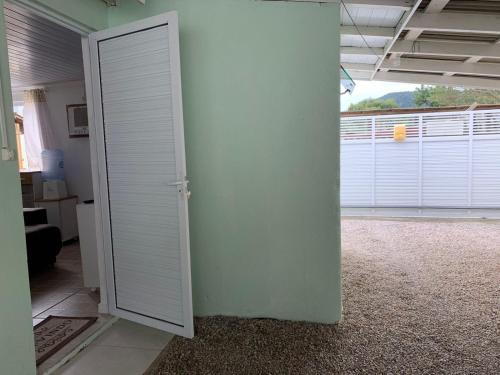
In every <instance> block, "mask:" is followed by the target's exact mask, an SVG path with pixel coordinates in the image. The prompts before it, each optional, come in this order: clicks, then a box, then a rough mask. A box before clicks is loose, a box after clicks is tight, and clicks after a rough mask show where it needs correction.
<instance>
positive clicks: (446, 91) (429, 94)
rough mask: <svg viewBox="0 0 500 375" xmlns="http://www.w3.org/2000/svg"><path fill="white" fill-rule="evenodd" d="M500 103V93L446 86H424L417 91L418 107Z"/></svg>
mask: <svg viewBox="0 0 500 375" xmlns="http://www.w3.org/2000/svg"><path fill="white" fill-rule="evenodd" d="M474 103H477V104H497V103H500V91H498V90H479V89H464V90H458V89H455V88H452V87H444V86H424V85H422V86H421V87H420V88H418V89H416V90H415V104H416V105H417V107H449V106H462V105H472V104H474Z"/></svg>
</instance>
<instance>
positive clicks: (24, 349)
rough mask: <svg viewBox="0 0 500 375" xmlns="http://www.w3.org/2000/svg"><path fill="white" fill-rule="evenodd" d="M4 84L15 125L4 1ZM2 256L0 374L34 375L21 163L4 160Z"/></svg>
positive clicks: (0, 39) (0, 169) (0, 170)
mask: <svg viewBox="0 0 500 375" xmlns="http://www.w3.org/2000/svg"><path fill="white" fill-rule="evenodd" d="M0 80H1V82H2V96H3V106H4V109H5V112H6V113H5V121H6V123H7V124H14V117H13V113H12V111H9V108H12V97H11V93H10V78H9V64H8V58H7V45H6V40H5V24H4V16H3V0H0ZM0 115H1V114H0ZM8 137H9V140H10V144H11V145H12V146H11V147H14V146H15V144H16V141H15V139H16V138H15V129H14V127H13V126H10V127H8ZM0 255H1V261H0V301H1V303H0V373H1V374H20V375H24V374H34V373H35V352H34V347H33V331H32V328H31V327H32V324H31V306H30V294H29V285H28V266H27V259H26V243H25V238H24V222H23V217H22V203H21V182H20V180H19V171H18V166H17V161H7V162H5V161H1V160H0Z"/></svg>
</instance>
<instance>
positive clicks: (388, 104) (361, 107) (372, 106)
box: [349, 98, 399, 112]
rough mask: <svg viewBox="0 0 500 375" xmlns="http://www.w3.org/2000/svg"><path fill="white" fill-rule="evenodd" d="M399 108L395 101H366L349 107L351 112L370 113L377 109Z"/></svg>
mask: <svg viewBox="0 0 500 375" xmlns="http://www.w3.org/2000/svg"><path fill="white" fill-rule="evenodd" d="M391 108H399V106H398V104H397V103H396V101H395V100H394V99H372V98H370V99H365V100H362V101H360V102H359V103H356V104H351V105H350V106H349V111H350V112H353V111H368V110H376V109H391Z"/></svg>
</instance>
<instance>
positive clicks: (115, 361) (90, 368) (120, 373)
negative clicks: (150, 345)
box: [55, 345, 160, 375]
mask: <svg viewBox="0 0 500 375" xmlns="http://www.w3.org/2000/svg"><path fill="white" fill-rule="evenodd" d="M159 353H160V350H151V349H138V348H124V347H116V346H99V345H90V346H89V347H88V348H87V349H85V350H83V351H82V352H81V353H80V354H79V355H78V356H77V357H76V358H74V359H73V360H72V361H71V362H69V363H68V364H66V365H65V366H63V367H62V368H60V369H59V370H58V371H57V372H55V374H59V375H62V374H64V375H140V374H142V373H144V371H145V370H146V369H147V368H148V367H149V365H150V364H151V363H152V362H153V361H154V359H155V358H156V357H157V356H158V354H159Z"/></svg>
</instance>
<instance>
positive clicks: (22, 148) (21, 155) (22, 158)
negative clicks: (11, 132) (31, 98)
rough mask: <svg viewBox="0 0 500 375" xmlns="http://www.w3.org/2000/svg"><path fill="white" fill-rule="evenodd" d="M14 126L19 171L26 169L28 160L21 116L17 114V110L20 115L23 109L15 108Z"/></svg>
mask: <svg viewBox="0 0 500 375" xmlns="http://www.w3.org/2000/svg"><path fill="white" fill-rule="evenodd" d="M14 108H15V113H14V118H15V126H16V144H17V155H18V158H17V161H18V163H19V169H20V170H22V169H28V168H29V165H28V158H27V157H26V141H25V139H24V127H23V116H22V115H21V114H19V112H18V111H17V110H19V109H20V112H21V113H22V110H23V107H22V106H21V107H20V108H19V106H15V107H14Z"/></svg>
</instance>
